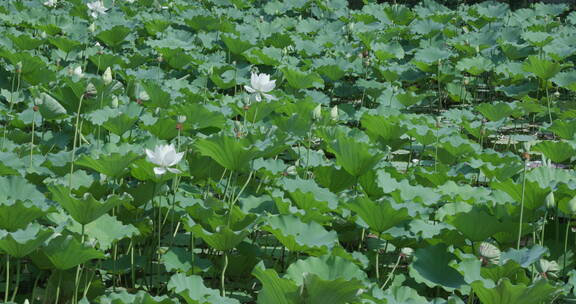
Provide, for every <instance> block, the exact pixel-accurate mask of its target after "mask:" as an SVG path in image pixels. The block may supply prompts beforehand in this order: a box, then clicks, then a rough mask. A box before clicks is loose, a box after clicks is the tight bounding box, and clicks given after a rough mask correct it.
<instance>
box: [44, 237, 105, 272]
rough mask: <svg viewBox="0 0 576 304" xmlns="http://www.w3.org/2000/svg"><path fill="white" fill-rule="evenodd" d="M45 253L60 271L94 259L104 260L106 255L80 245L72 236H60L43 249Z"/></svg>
mask: <svg viewBox="0 0 576 304" xmlns="http://www.w3.org/2000/svg"><path fill="white" fill-rule="evenodd" d="M42 251H43V253H44V254H45V255H46V257H47V258H48V259H49V260H50V262H51V263H52V265H53V266H54V267H55V268H56V269H59V270H66V269H70V268H72V267H75V266H78V265H80V264H82V263H86V262H88V261H90V260H93V259H103V258H104V257H105V255H104V253H102V252H101V251H98V250H96V249H94V248H90V247H87V246H84V245H82V244H80V242H78V241H77V240H76V239H75V238H74V237H72V236H70V235H69V236H64V235H62V236H59V237H57V238H55V239H52V240H51V241H50V243H49V244H48V245H47V246H45V247H43V248H42Z"/></svg>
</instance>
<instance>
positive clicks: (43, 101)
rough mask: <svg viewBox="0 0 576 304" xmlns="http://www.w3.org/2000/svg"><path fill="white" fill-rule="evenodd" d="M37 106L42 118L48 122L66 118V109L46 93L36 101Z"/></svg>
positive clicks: (41, 94)
mask: <svg viewBox="0 0 576 304" xmlns="http://www.w3.org/2000/svg"><path fill="white" fill-rule="evenodd" d="M36 104H38V110H39V111H40V114H41V115H42V118H44V119H46V120H57V119H62V118H64V117H66V114H67V111H66V109H65V108H64V107H63V106H62V105H61V104H60V103H59V102H58V101H57V100H56V99H54V98H53V97H52V96H50V95H48V94H46V93H40V96H39V97H38V98H37V99H36Z"/></svg>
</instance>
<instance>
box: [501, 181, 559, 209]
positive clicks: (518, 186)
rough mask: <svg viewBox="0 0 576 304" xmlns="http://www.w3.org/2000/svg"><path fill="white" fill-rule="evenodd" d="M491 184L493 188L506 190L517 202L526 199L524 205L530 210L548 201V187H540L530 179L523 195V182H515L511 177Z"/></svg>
mask: <svg viewBox="0 0 576 304" xmlns="http://www.w3.org/2000/svg"><path fill="white" fill-rule="evenodd" d="M490 186H491V187H492V188H493V189H498V190H502V191H504V192H506V193H507V194H508V195H509V196H510V197H511V198H512V199H513V200H514V201H515V202H517V204H520V202H522V200H524V207H525V208H528V209H530V210H534V209H536V208H538V207H541V206H543V205H544V203H545V202H546V196H547V195H548V193H549V192H550V191H549V190H547V189H542V188H540V186H539V185H538V183H537V182H532V181H529V180H527V181H526V186H525V188H524V195H522V183H515V182H514V181H512V180H511V179H508V180H506V181H503V182H494V183H491V184H490ZM523 198H524V199H523Z"/></svg>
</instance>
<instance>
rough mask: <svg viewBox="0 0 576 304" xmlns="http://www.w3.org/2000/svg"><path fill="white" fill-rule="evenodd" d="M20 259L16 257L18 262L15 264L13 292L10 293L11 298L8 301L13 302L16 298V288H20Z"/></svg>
mask: <svg viewBox="0 0 576 304" xmlns="http://www.w3.org/2000/svg"><path fill="white" fill-rule="evenodd" d="M21 263H22V261H21V259H18V264H16V287H15V288H14V292H13V293H12V299H11V300H10V301H12V302H14V299H16V294H18V289H19V288H20V267H21Z"/></svg>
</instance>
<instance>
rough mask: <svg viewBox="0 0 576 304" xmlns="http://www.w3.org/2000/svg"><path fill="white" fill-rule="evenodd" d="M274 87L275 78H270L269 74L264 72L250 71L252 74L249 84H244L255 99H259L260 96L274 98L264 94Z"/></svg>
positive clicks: (260, 98) (274, 98) (268, 98)
mask: <svg viewBox="0 0 576 304" xmlns="http://www.w3.org/2000/svg"><path fill="white" fill-rule="evenodd" d="M275 87H276V80H270V75H268V74H264V73H261V74H256V73H252V76H251V77H250V86H244V88H245V89H246V91H248V92H249V93H252V94H253V95H254V98H256V101H261V100H262V96H264V98H266V99H267V100H276V97H274V96H272V95H270V94H266V93H268V92H270V91H272V90H273V89H274V88H275Z"/></svg>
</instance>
